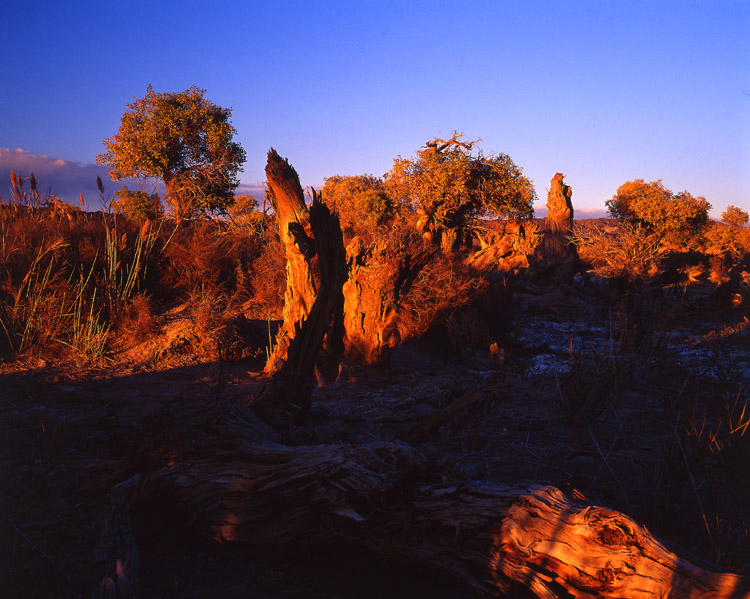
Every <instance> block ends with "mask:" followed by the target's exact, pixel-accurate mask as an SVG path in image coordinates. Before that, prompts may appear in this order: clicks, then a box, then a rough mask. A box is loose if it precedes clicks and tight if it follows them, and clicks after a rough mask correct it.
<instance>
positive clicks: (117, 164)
mask: <svg viewBox="0 0 750 599" xmlns="http://www.w3.org/2000/svg"><path fill="white" fill-rule="evenodd" d="M204 95H205V90H203V89H200V88H198V87H195V86H193V87H189V88H187V89H186V90H184V91H181V92H164V93H156V92H155V91H154V89H153V87H151V86H150V85H149V86H148V88H147V90H146V95H145V96H144V97H143V98H141V99H138V98H136V99H135V100H134V101H133V103H131V104H128V105H127V106H128V109H127V110H126V111H125V113H124V114H123V115H122V119H121V124H120V129H119V131H118V132H117V133H116V134H115V135H114V136H113V137H111V138H109V139H106V140H104V146H105V148H106V150H105V152H104V153H102V154H99V155H98V156H97V157H96V161H97V164H104V165H107V166H109V167H110V169H111V170H110V176H111V177H112V178H113V179H115V180H117V181H119V180H122V179H123V178H126V177H135V178H138V179H142V180H143V179H161V180H162V181H163V182H164V185H165V186H166V188H167V197H166V201H167V202H168V203H169V204H170V205H171V206H172V208H173V209H174V212H175V216H176V217H177V218H178V219H179V220H189V219H191V218H193V217H195V216H196V215H197V214H199V213H210V212H224V211H225V210H226V208H227V207H228V206H229V205H230V204H231V203H232V201H233V200H234V194H233V192H234V189H235V188H236V187H237V185H238V184H239V180H238V179H237V174H238V173H239V172H240V171H241V170H242V168H241V167H242V163H243V162H245V151H244V150H243V149H242V147H241V146H240V144H239V143H237V142H235V141H233V139H232V138H233V137H234V135H235V133H236V130H235V129H234V127H233V126H232V124H231V122H230V118H231V116H232V112H231V110H230V109H227V108H221V107H220V106H217V105H216V104H214V103H213V102H211V101H210V100H208V99H206V98H205V97H204Z"/></svg>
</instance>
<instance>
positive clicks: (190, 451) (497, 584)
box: [100, 408, 750, 599]
mask: <svg viewBox="0 0 750 599" xmlns="http://www.w3.org/2000/svg"><path fill="white" fill-rule="evenodd" d="M201 431H202V432H203V434H202V435H194V436H192V437H193V439H192V442H191V444H190V445H191V446H190V447H187V448H183V450H182V451H181V452H177V453H175V452H174V451H172V452H169V457H168V459H169V462H168V465H166V466H165V467H164V468H163V469H161V470H157V471H155V472H154V473H152V474H150V475H146V476H144V477H142V479H135V480H134V481H133V483H132V489H133V492H134V499H133V502H134V504H135V506H136V507H137V511H136V513H140V514H143V513H144V511H145V512H148V511H149V510H155V509H156V508H154V507H153V506H162V507H161V509H162V510H165V511H166V510H168V511H169V514H164V517H169V518H170V520H171V521H174V520H175V517H177V518H179V519H180V521H183V522H186V523H188V525H189V526H191V528H192V529H193V530H194V531H196V532H200V533H202V534H203V535H204V536H206V537H208V538H211V539H215V540H216V541H220V542H234V543H244V544H247V545H249V546H251V547H254V548H256V549H257V550H258V551H259V552H260V553H262V554H264V555H267V554H269V553H277V554H281V555H284V554H288V552H289V550H290V549H292V548H299V547H307V548H314V547H315V546H316V545H318V544H320V543H323V542H325V541H330V540H335V539H342V538H343V539H347V540H349V541H350V542H352V543H355V544H361V545H363V546H367V547H368V548H371V549H374V550H375V551H377V552H379V553H380V554H382V555H389V556H395V557H400V558H407V559H412V560H413V559H417V560H420V561H422V562H426V563H428V564H432V565H434V566H437V567H439V568H441V569H444V570H446V571H448V572H451V573H453V574H454V575H456V576H458V577H460V578H462V579H463V580H464V581H465V582H466V583H467V584H469V585H471V586H472V587H474V588H475V589H476V590H477V592H478V593H479V595H481V596H496V595H497V593H498V591H499V592H501V593H510V592H511V591H512V589H513V588H514V587H516V586H521V587H525V588H527V589H528V590H530V591H532V592H533V593H534V594H535V595H536V596H537V597H540V598H543V599H551V598H554V597H566V598H570V597H573V598H580V599H590V598H591V597H598V598H601V599H605V598H621V597H637V598H642V599H647V598H651V597H653V598H657V597H680V598H698V597H705V598H708V597H711V598H714V599H722V598H741V597H744V598H747V597H750V580H748V579H747V578H742V577H739V576H737V575H734V574H727V573H714V572H710V571H707V570H705V569H703V568H701V567H699V566H697V565H695V564H693V563H691V562H689V561H687V560H686V559H684V558H682V557H680V556H678V555H677V554H675V553H673V552H671V551H670V550H668V549H667V548H666V547H665V546H664V545H662V544H661V543H660V542H659V541H657V540H656V539H655V538H654V537H653V536H651V534H650V533H649V532H648V531H647V530H646V529H644V528H642V527H640V526H638V525H637V524H636V523H635V522H634V521H632V520H631V519H630V518H628V517H627V516H625V515H623V514H621V513H619V512H615V511H612V510H608V509H606V508H601V507H596V506H587V505H584V504H582V503H579V502H577V501H574V500H571V499H569V498H567V497H565V496H564V495H563V493H562V492H560V491H559V490H558V489H556V488H554V487H549V486H528V487H513V486H508V485H502V484H496V483H483V482H478V481H465V482H455V483H446V482H441V483H438V484H435V483H434V482H433V481H435V480H439V479H440V473H439V472H435V471H431V470H430V468H429V467H428V466H427V465H426V464H425V463H424V460H423V459H422V457H421V455H420V454H419V453H418V452H417V451H416V450H415V449H413V448H412V447H411V446H409V445H407V444H403V443H386V442H382V443H371V444H366V445H360V446H353V445H345V444H339V445H323V446H302V447H288V446H284V445H279V444H278V443H276V442H275V441H273V437H274V435H273V432H272V431H270V430H269V429H268V428H267V427H264V425H263V424H262V423H260V422H259V421H258V419H257V418H256V417H255V416H254V414H253V412H252V410H250V409H248V408H239V409H237V410H235V411H234V412H232V413H230V414H229V415H228V416H226V417H225V418H223V419H221V420H217V419H216V418H212V419H207V422H205V423H203V424H201ZM164 498H168V501H165V500H164ZM119 505H121V502H120V503H116V504H115V508H117V506H119ZM151 516H156V517H155V518H152V519H151V520H152V521H159V513H155V514H154V513H152V514H151ZM119 520H120V521H121V522H126V523H127V522H128V520H127V518H123V517H120V518H119ZM152 532H153V534H155V535H160V534H161V531H159V530H153V531H152ZM124 538H127V539H131V541H132V535H125V537H124ZM126 555H134V552H133V550H132V548H130V552H129V553H126V549H120V553H119V554H118V555H113V556H111V559H112V560H115V559H119V560H120V567H119V568H118V569H117V570H118V572H119V571H122V573H123V576H124V577H126V579H128V580H137V571H135V566H134V565H133V564H131V563H128V562H126V561H124V559H125V556H126ZM114 563H116V562H114ZM118 580H119V578H116V579H115V580H112V579H110V582H109V583H108V584H103V586H102V587H100V588H105V589H106V588H110V589H111V588H116V583H117V582H118ZM101 596H107V595H101ZM109 596H116V595H109Z"/></svg>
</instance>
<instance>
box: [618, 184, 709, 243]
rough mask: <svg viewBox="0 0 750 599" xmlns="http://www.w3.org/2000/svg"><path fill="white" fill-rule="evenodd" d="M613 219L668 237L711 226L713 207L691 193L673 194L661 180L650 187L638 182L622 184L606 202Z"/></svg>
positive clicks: (704, 199)
mask: <svg viewBox="0 0 750 599" xmlns="http://www.w3.org/2000/svg"><path fill="white" fill-rule="evenodd" d="M606 205H607V209H608V210H609V213H610V215H611V216H613V217H615V218H622V219H624V220H625V221H628V222H632V223H639V224H642V225H645V226H647V227H650V228H651V229H653V230H655V231H658V232H661V233H665V234H666V233H669V234H672V235H673V234H677V233H690V232H694V231H697V230H698V229H700V228H701V227H703V226H704V225H705V224H706V223H707V222H708V211H709V210H710V209H711V204H710V203H709V202H708V201H707V200H706V198H703V197H694V196H693V195H692V194H690V192H688V191H682V192H680V193H676V194H675V193H672V191H670V190H669V189H667V188H666V187H664V184H663V183H662V181H661V179H660V180H658V181H652V182H650V183H646V182H644V180H643V179H635V180H634V181H628V182H627V183H623V184H622V185H621V186H620V187H618V188H617V193H616V194H615V195H614V196H613V197H612V198H611V199H610V200H607V202H606Z"/></svg>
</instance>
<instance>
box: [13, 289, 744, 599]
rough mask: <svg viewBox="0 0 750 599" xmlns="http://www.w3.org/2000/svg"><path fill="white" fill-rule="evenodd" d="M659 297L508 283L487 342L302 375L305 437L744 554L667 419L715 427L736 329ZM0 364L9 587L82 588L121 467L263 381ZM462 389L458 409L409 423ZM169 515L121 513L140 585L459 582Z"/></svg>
mask: <svg viewBox="0 0 750 599" xmlns="http://www.w3.org/2000/svg"><path fill="white" fill-rule="evenodd" d="M666 296H667V293H666V292H664V290H657V292H656V293H651V294H650V295H647V296H646V299H645V300H644V298H635V299H633V298H631V299H630V300H629V302H630V303H628V302H624V300H623V299H622V298H621V297H620V296H619V295H618V293H617V292H616V291H615V290H612V289H609V288H607V287H606V285H603V284H597V283H595V282H591V281H578V282H576V283H575V284H573V285H570V286H567V287H565V288H558V289H556V290H550V289H547V290H544V291H541V290H538V289H525V290H523V289H521V290H519V291H518V292H517V293H516V294H515V295H514V296H513V298H512V305H513V314H512V317H511V320H512V326H511V327H509V328H508V330H507V331H506V332H505V334H504V335H503V336H502V338H501V339H499V340H498V342H497V347H496V348H493V350H492V351H491V350H490V348H488V347H481V346H479V345H478V343H472V339H471V335H470V334H468V333H467V335H466V336H464V337H461V336H460V335H459V336H457V335H456V333H455V326H441V327H436V328H435V329H434V330H433V331H431V332H430V333H429V334H428V335H427V336H426V337H425V338H424V339H422V340H419V341H414V342H410V343H407V344H405V345H404V346H401V347H398V348H396V349H395V350H394V352H393V355H392V359H391V364H390V366H389V367H368V368H364V367H360V368H356V367H351V368H350V369H349V370H348V372H346V373H344V376H342V377H341V378H340V380H339V381H338V382H336V383H333V384H329V385H324V386H321V387H319V388H318V389H317V390H316V391H315V394H314V398H313V407H312V414H311V425H310V428H311V429H312V431H314V440H315V442H317V443H363V442H369V441H374V440H393V439H397V438H401V439H404V438H408V439H411V441H412V442H413V444H414V445H415V446H417V447H418V448H419V449H420V451H422V452H423V454H424V455H425V457H426V459H428V460H433V461H434V462H435V463H436V465H437V466H436V467H439V468H440V469H441V470H442V471H444V472H446V473H447V474H448V475H449V476H453V477H456V478H461V479H464V480H466V479H469V480H482V481H486V480H489V481H502V482H505V483H519V484H527V483H533V482H539V483H542V482H543V483H550V484H553V485H556V486H558V487H560V488H561V489H563V490H564V491H565V492H568V493H571V494H575V495H576V496H577V497H580V496H583V497H585V498H586V499H587V500H588V501H590V502H592V503H596V504H600V505H606V506H608V507H612V508H615V509H619V510H621V511H623V512H626V513H627V514H628V515H630V516H631V517H633V518H634V519H635V520H637V521H639V522H642V523H644V524H645V525H646V527H647V528H648V529H649V530H650V531H651V532H652V533H654V534H656V535H657V536H658V537H660V538H662V539H664V540H665V541H666V542H667V543H671V544H673V545H675V546H677V547H679V548H680V550H681V552H684V553H686V554H688V555H692V556H693V557H694V558H695V559H697V560H698V561H699V562H705V563H708V564H714V567H716V564H718V565H719V566H725V567H731V568H733V569H735V570H741V569H743V568H744V569H746V568H747V567H748V565H749V564H750V540H749V539H750V537H749V536H748V532H747V530H743V529H742V527H741V522H742V518H741V517H740V516H738V515H737V514H736V513H735V512H736V511H737V508H736V506H734V504H732V502H731V501H730V498H729V496H731V495H732V492H731V489H730V490H729V491H728V490H727V489H725V488H723V487H722V486H721V485H722V484H723V483H722V482H721V480H720V479H721V477H720V476H718V475H716V476H713V477H712V476H710V475H706V474H704V473H703V470H701V465H700V463H699V462H700V459H702V457H705V456H702V454H701V453H700V451H699V447H700V444H699V443H698V444H696V446H695V448H694V449H692V450H691V449H690V447H688V446H687V444H688V443H689V442H690V439H691V437H690V436H689V435H688V434H687V433H686V432H685V431H686V430H687V429H689V428H690V427H691V426H693V425H696V426H700V425H704V426H705V427H707V428H711V427H712V426H714V425H715V424H716V419H717V418H718V417H719V416H717V414H720V413H721V410H720V404H721V402H722V401H726V398H727V397H728V396H731V393H734V391H733V390H734V389H740V388H745V389H746V388H748V383H749V382H750V365H749V364H748V361H750V351H748V346H750V334H748V331H750V327H748V326H747V321H746V320H743V315H742V314H741V313H739V312H730V311H717V310H715V309H713V308H712V307H711V306H710V305H708V304H705V303H704V304H701V303H699V302H691V301H688V300H687V299H685V298H684V297H683V298H680V300H679V301H677V300H676V299H674V300H673V299H670V298H668V297H666ZM636 300H637V301H636ZM639 302H641V303H642V304H645V307H644V305H641V303H639ZM506 308H507V306H505V307H503V306H498V307H497V309H498V310H504V309H506ZM468 317H470V316H467V318H468ZM628 336H630V337H632V339H631V338H629V337H628ZM178 358H179V359H178ZM1 367H2V369H1V370H0V430H2V435H1V436H0V442H1V444H2V447H1V452H0V462H1V463H0V473H2V481H1V482H0V510H1V511H2V514H3V518H2V520H1V521H0V531H1V533H0V534H1V538H2V553H1V554H0V588H2V589H5V590H6V591H4V593H3V594H4V595H5V596H7V597H9V598H16V597H19V598H20V597H50V596H55V597H61V598H67V597H70V598H73V597H89V596H90V595H91V593H92V591H93V590H95V589H96V587H97V585H98V583H99V581H100V580H101V579H102V577H103V576H104V574H105V571H106V567H107V564H106V563H103V560H102V555H106V552H103V551H102V548H101V547H98V546H97V543H98V539H99V532H100V529H101V526H102V519H103V517H104V516H105V515H106V514H107V513H108V509H109V498H108V492H109V491H110V489H111V488H112V486H113V485H115V484H117V483H119V482H122V480H123V479H122V476H123V472H128V473H130V474H131V475H135V474H138V473H139V472H140V471H141V468H143V467H146V466H145V464H146V462H147V460H148V456H150V455H152V453H153V450H154V448H157V447H162V448H163V447H167V446H169V444H170V443H171V442H174V441H175V439H177V438H178V437H181V436H184V435H185V434H189V432H186V431H189V430H190V429H189V426H190V422H191V420H193V419H194V417H195V416H196V415H197V414H205V412H206V410H207V409H210V410H217V411H221V410H222V409H224V408H226V407H228V406H231V405H235V404H237V403H243V402H246V401H248V399H249V398H251V397H252V396H253V395H254V394H257V393H258V392H259V391H260V389H261V388H262V385H263V379H262V378H261V377H260V376H258V375H257V374H253V372H257V371H258V370H260V369H261V367H262V364H261V363H260V362H258V361H254V362H253V361H245V362H220V361H209V362H202V363H194V361H193V362H191V360H189V359H182V358H180V357H179V356H177V357H175V359H173V360H171V361H168V360H167V361H165V363H163V364H159V365H158V368H154V367H153V365H138V364H137V363H136V364H133V363H131V364H127V365H123V364H117V363H114V364H112V365H110V366H109V367H99V368H90V369H72V368H66V367H65V366H61V365H56V364H54V363H46V362H45V363H37V362H35V363H9V364H3V365H1ZM477 390H479V391H477ZM471 392H478V394H479V395H478V397H479V399H478V400H477V401H475V402H474V403H473V404H472V405H471V406H470V407H468V408H466V409H465V410H462V411H460V412H459V413H458V414H456V415H455V416H453V417H452V418H449V419H447V420H446V421H445V422H444V423H443V424H442V425H441V426H437V427H432V428H425V429H424V430H423V431H422V432H421V433H420V434H419V435H417V436H416V437H415V436H414V434H415V433H414V431H415V427H417V426H418V425H419V423H425V422H427V420H426V419H428V418H430V417H431V416H432V417H434V416H435V415H436V414H439V413H440V412H441V411H442V410H444V409H445V408H447V407H448V406H450V405H451V404H452V403H454V402H456V401H457V400H459V399H461V398H462V397H466V395H467V394H468V393H471ZM737 393H743V392H742V391H737ZM742 397H743V398H744V397H745V396H744V395H743V396H742ZM744 401H746V399H744ZM423 428H424V427H423ZM725 496H726V497H725ZM722 497H724V499H722ZM712 518H714V519H716V520H715V521H712ZM181 524H182V523H179V522H176V523H167V524H164V523H161V524H160V525H158V526H157V525H155V524H153V523H150V522H137V521H136V522H134V528H135V532H136V538H137V541H138V543H139V546H140V549H141V551H142V554H141V568H142V569H141V583H140V587H139V596H140V597H214V596H221V597H271V598H282V597H283V598H292V597H321V598H323V597H326V598H340V599H344V598H348V597H380V596H390V597H396V598H398V597H404V598H406V597H410V598H411V597H417V598H418V597H433V598H434V597H462V596H466V597H471V596H473V592H472V591H471V589H467V588H465V587H463V586H462V585H461V583H460V582H459V581H456V580H453V579H451V578H450V577H448V576H447V575H444V574H441V573H439V572H435V571H434V570H433V569H430V568H429V567H428V566H425V565H421V564H412V563H394V562H392V561H388V560H385V559H383V558H382V557H379V556H377V555H373V554H371V553H368V552H367V551H366V550H364V549H361V548H354V547H349V546H341V545H337V546H332V547H322V548H321V547H316V548H308V549H305V548H301V549H299V550H298V551H297V552H296V553H294V554H293V558H292V559H283V560H282V559H279V558H275V557H274V556H273V555H270V554H269V555H257V554H251V553H250V552H249V551H248V550H246V549H243V548H242V547H234V546H231V545H221V546H218V545H210V546H207V545H206V544H204V543H201V542H199V541H198V540H196V539H193V538H192V537H191V536H190V535H189V532H187V531H185V530H184V529H183V526H181ZM6 592H7V594H5V593H6Z"/></svg>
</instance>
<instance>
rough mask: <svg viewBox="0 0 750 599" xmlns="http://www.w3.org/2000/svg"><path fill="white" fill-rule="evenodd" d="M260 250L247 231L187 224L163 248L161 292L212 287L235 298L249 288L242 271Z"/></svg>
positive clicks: (187, 290) (209, 224)
mask: <svg viewBox="0 0 750 599" xmlns="http://www.w3.org/2000/svg"><path fill="white" fill-rule="evenodd" d="M259 252H260V247H259V243H258V241H257V239H256V238H255V237H254V236H253V235H252V233H250V232H249V231H245V230H242V229H239V228H233V229H231V230H229V231H224V230H222V229H221V228H220V227H219V226H218V225H217V224H216V223H211V222H194V223H190V224H188V225H186V226H184V227H182V228H180V229H178V230H177V231H176V232H175V233H174V235H173V236H172V238H171V240H170V242H169V244H168V245H167V247H166V249H165V251H164V260H163V263H162V268H161V272H162V282H163V289H162V291H163V292H164V293H167V294H169V293H172V294H174V293H175V292H179V291H182V292H186V293H188V294H190V293H194V292H196V291H198V290H200V289H212V290H215V291H217V292H218V291H221V292H223V293H226V294H230V295H232V296H233V299H237V298H238V296H240V295H242V294H243V293H244V292H247V291H248V288H247V284H248V282H247V280H246V277H245V274H244V273H246V272H247V270H248V265H249V264H250V263H251V261H252V259H253V257H254V256H256V255H257V254H258V253H259Z"/></svg>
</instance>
